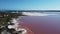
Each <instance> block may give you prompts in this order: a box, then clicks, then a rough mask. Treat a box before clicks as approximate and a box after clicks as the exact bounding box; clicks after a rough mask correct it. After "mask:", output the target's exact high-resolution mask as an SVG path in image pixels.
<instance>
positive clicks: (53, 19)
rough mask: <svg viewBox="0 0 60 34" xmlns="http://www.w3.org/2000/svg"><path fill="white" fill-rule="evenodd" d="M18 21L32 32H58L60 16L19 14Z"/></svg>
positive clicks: (38, 33)
mask: <svg viewBox="0 0 60 34" xmlns="http://www.w3.org/2000/svg"><path fill="white" fill-rule="evenodd" d="M20 21H22V22H23V23H21V24H22V25H23V26H26V27H28V28H29V29H30V30H31V31H32V32H34V34H60V16H20Z"/></svg>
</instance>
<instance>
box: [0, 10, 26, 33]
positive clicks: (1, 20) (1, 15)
mask: <svg viewBox="0 0 60 34" xmlns="http://www.w3.org/2000/svg"><path fill="white" fill-rule="evenodd" d="M18 16H25V15H22V12H15V11H12V12H10V11H9V12H7V11H0V34H1V32H2V31H4V30H5V28H4V27H6V26H8V22H10V20H11V18H18ZM1 26H2V27H3V28H1Z"/></svg>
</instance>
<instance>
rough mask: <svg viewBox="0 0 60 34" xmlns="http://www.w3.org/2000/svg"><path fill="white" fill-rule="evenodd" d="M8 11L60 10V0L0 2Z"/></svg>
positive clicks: (4, 0) (0, 0)
mask: <svg viewBox="0 0 60 34" xmlns="http://www.w3.org/2000/svg"><path fill="white" fill-rule="evenodd" d="M0 9H6V10H60V0H0Z"/></svg>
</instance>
